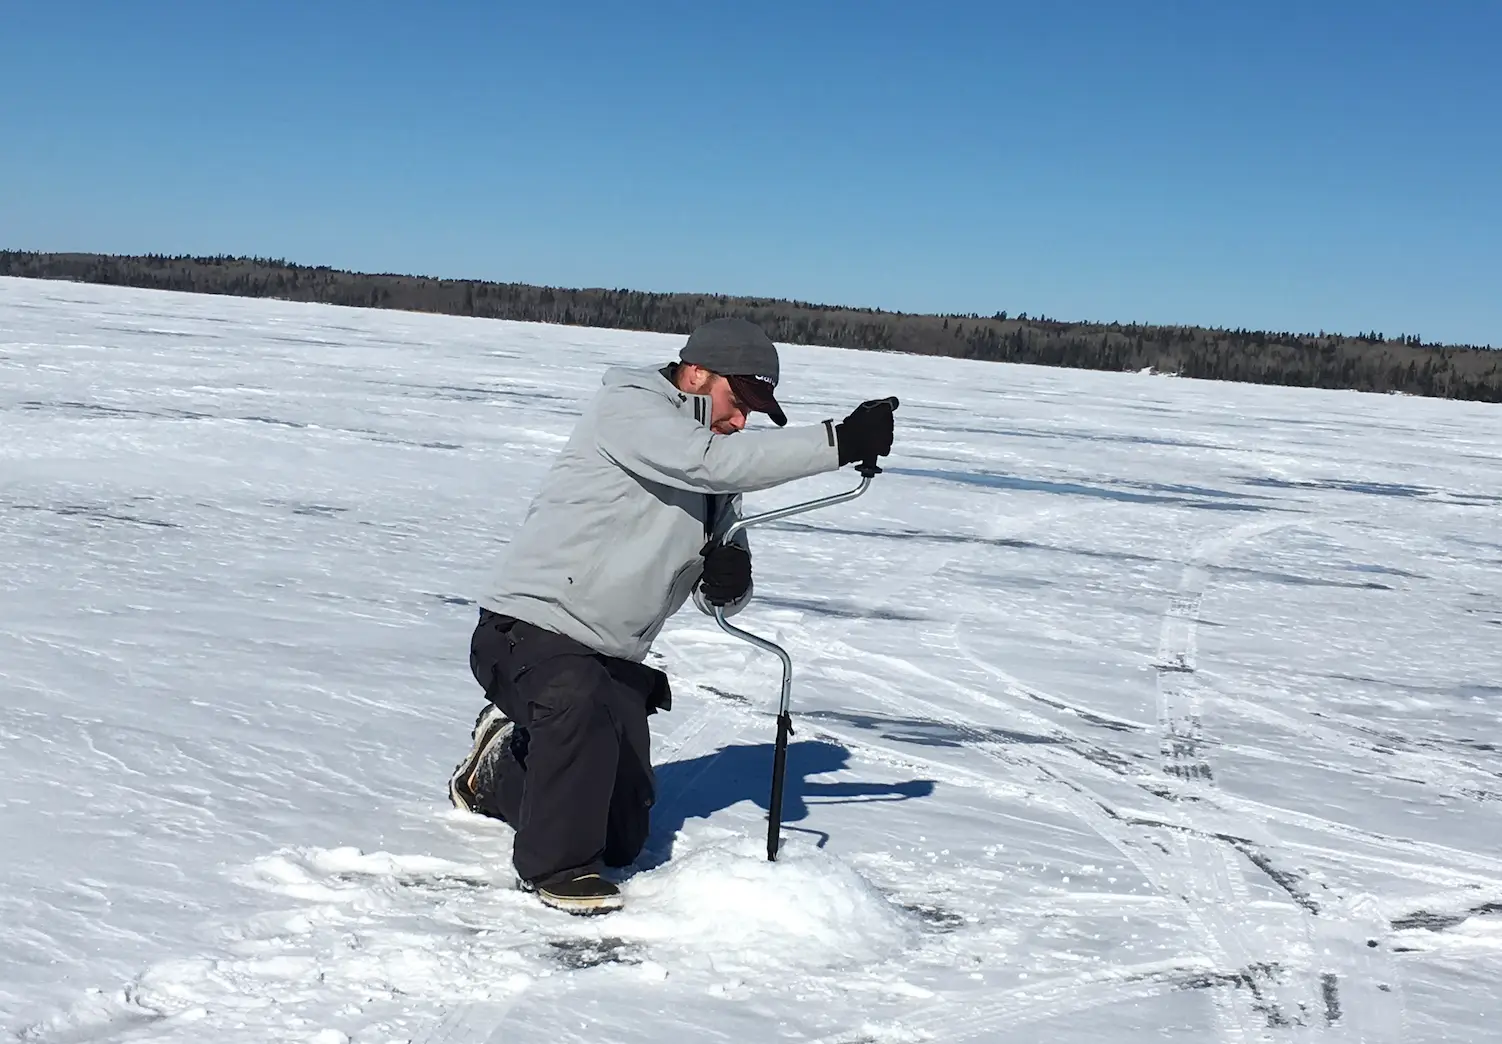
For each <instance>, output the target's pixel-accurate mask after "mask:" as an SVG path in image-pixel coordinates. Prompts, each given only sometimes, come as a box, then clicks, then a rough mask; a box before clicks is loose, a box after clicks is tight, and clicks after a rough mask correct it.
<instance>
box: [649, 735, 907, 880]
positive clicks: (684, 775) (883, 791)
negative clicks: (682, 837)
mask: <svg viewBox="0 0 1502 1044" xmlns="http://www.w3.org/2000/svg"><path fill="white" fill-rule="evenodd" d="M775 751H776V747H775V745H774V744H771V743H754V744H734V745H730V746H726V747H722V748H721V749H720V750H718V751H717V752H715V753H713V754H706V755H704V756H703V757H698V758H690V759H688V760H686V761H672V762H669V763H667V764H666V765H661V766H658V768H657V795H658V797H657V803H656V805H654V806H653V808H652V831H651V834H650V835H649V837H648V839H647V844H646V847H645V849H644V850H643V852H642V854H641V856H640V857H639V858H638V859H637V860H636V864H635V866H636V868H637V869H641V870H649V869H651V868H652V867H655V866H659V865H661V864H662V863H665V862H667V861H668V860H669V859H671V858H672V855H673V839H674V837H675V836H676V835H677V833H678V831H680V830H681V829H683V825H684V824H685V823H686V822H687V821H688V820H690V819H708V818H709V817H710V816H712V815H714V813H716V812H718V811H720V810H721V809H725V808H729V807H730V806H731V805H736V804H739V803H740V802H742V801H754V802H755V803H756V805H757V806H758V807H759V808H761V809H763V810H767V809H769V808H770V806H771V796H772V759H773V756H774V753H775ZM849 762H850V752H849V751H848V750H846V749H845V748H844V747H842V746H840V745H839V744H837V743H829V742H825V741H822V740H800V741H798V742H795V743H790V744H788V751H787V772H786V774H785V775H784V777H783V790H782V830H783V832H784V833H788V832H803V833H809V834H813V835H815V837H816V838H817V842H816V843H817V845H818V847H820V848H822V847H824V844H825V842H827V841H828V840H829V835H828V834H826V833H825V832H824V831H822V830H810V829H808V828H805V827H797V826H790V825H789V824H792V823H797V822H799V821H800V820H804V819H807V818H808V814H809V805H810V804H814V805H842V804H852V803H855V802H871V801H907V800H908V799H910V798H916V797H927V796H928V795H930V794H932V793H933V789H934V781H933V780H931V779H913V780H908V781H906V782H903V783H861V782H852V783H819V782H816V781H813V780H810V779H809V777H810V776H818V775H822V774H823V773H826V772H836V771H838V770H840V769H843V768H845V767H846V766H847V765H848V764H849Z"/></svg>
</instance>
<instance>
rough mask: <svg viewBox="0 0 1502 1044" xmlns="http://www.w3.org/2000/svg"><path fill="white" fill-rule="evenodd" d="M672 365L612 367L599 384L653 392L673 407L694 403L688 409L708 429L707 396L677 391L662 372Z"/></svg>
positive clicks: (709, 407)
mask: <svg viewBox="0 0 1502 1044" xmlns="http://www.w3.org/2000/svg"><path fill="white" fill-rule="evenodd" d="M672 365H675V364H673V363H667V364H665V365H663V366H612V367H610V368H609V369H607V370H606V371H605V373H604V375H603V376H602V377H601V378H600V383H601V384H602V385H604V386H605V387H607V388H636V389H639V390H641V391H649V392H655V393H656V394H658V395H661V396H662V397H663V398H664V399H666V400H667V401H668V402H671V403H672V404H673V405H674V406H683V405H686V404H688V403H691V402H694V403H696V404H695V405H694V406H690V407H689V409H690V410H691V411H692V412H693V414H694V416H695V417H696V418H699V419H700V420H701V421H702V422H703V424H704V426H705V427H706V428H707V427H709V415H710V409H711V404H710V401H709V396H708V395H695V394H694V393H692V392H686V391H679V389H678V386H677V385H676V384H674V383H673V382H672V381H671V380H669V379H668V377H667V375H666V374H664V373H663V372H662V371H663V370H665V369H666V368H667V367H668V366H672ZM700 403H702V405H700Z"/></svg>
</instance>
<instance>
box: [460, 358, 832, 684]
mask: <svg viewBox="0 0 1502 1044" xmlns="http://www.w3.org/2000/svg"><path fill="white" fill-rule="evenodd" d="M601 383H602V384H603V385H604V387H603V388H602V389H601V390H600V392H599V393H597V394H596V395H595V397H594V399H593V400H592V401H591V402H590V403H589V404H588V405H587V406H586V407H585V410H584V415H583V417H581V418H580V420H579V423H578V425H577V426H576V427H575V428H574V432H573V435H572V437H571V438H570V439H569V441H568V444H567V445H565V446H564V448H563V450H562V451H561V452H560V453H559V456H558V458H557V460H555V461H554V463H553V466H552V469H551V470H550V471H549V473H548V475H547V477H546V479H544V481H543V485H542V488H541V490H540V491H539V492H538V494H537V496H536V498H535V499H534V500H533V502H532V505H531V507H530V508H529V509H528V512H527V516H526V518H525V520H524V521H523V522H522V525H521V528H520V529H519V530H518V532H517V533H516V535H515V536H514V537H513V538H512V541H511V545H510V547H509V548H508V549H507V551H506V554H505V557H504V559H503V561H502V564H501V568H500V572H499V576H498V577H497V578H496V580H495V581H494V584H493V586H492V587H491V589H490V593H489V594H488V595H486V596H485V597H483V598H481V599H480V605H481V606H483V607H484V608H486V609H489V610H491V611H492V612H496V613H501V614H504V615H506V616H514V617H516V618H517V619H520V620H526V621H527V622H528V623H532V624H535V625H537V626H538V627H546V628H547V629H549V630H551V631H556V632H558V633H559V634H564V635H567V636H568V637H570V638H573V639H574V640H576V641H579V642H582V643H583V644H584V645H586V646H588V647H589V648H591V649H594V650H595V651H597V652H602V653H605V654H606V655H609V656H617V657H622V658H624V659H628V660H635V661H641V660H642V659H644V658H645V657H646V655H647V650H648V649H650V648H651V645H652V641H653V640H654V639H655V638H656V637H657V634H658V632H659V631H661V630H662V627H663V624H664V623H666V622H667V619H668V617H670V616H672V615H673V614H674V613H676V612H677V611H678V610H679V609H681V608H682V607H683V604H684V602H686V601H687V600H688V598H689V595H690V594H693V595H694V596H695V603H696V604H697V605H698V606H699V608H700V609H701V610H703V611H705V612H711V611H712V610H711V609H710V607H708V606H707V605H705V604H704V602H703V601H702V598H701V597H700V596H699V595H698V592H697V587H698V584H699V580H700V577H701V574H702V572H703V565H704V560H703V558H701V557H700V554H699V552H700V551H701V549H702V548H703V547H704V542H705V520H706V518H707V517H710V512H713V513H714V514H713V518H714V522H713V532H714V533H715V534H716V535H719V534H723V533H724V531H725V529H726V528H727V527H728V526H729V525H730V524H731V523H732V522H733V521H735V520H736V519H738V518H739V517H740V510H741V508H740V496H739V494H741V493H748V492H752V491H754V490H759V489H766V488H768V487H771V486H776V485H780V484H782V483H784V482H790V481H792V480H793V479H798V478H806V477H808V476H811V475H818V474H821V473H823V472H829V471H836V470H838V468H839V453H838V450H837V449H836V448H835V438H834V425H833V423H832V422H830V421H825V422H824V423H821V424H814V425H808V426H801V427H789V428H780V429H774V430H764V431H742V432H738V433H736V434H734V435H717V434H715V433H714V432H712V431H711V430H710V428H709V422H710V400H709V397H708V396H703V395H690V394H688V393H686V392H681V391H679V390H678V388H677V387H676V386H675V385H674V384H673V382H672V381H670V380H669V379H668V378H667V376H665V374H664V372H663V371H662V370H656V369H622V368H614V369H611V370H608V371H606V373H605V376H604V378H603V380H602V382H601ZM736 542H737V543H740V544H742V545H745V544H746V540H745V532H744V531H742V532H741V533H739V534H737V540H736ZM748 550H749V546H748ZM749 598H750V593H749V592H748V593H747V595H746V597H745V598H743V599H741V601H740V603H738V604H735V605H730V606H726V614H727V615H729V614H730V613H733V612H735V611H737V610H739V609H740V608H741V606H742V605H744V603H745V602H746V601H748V600H749Z"/></svg>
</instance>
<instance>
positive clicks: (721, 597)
mask: <svg viewBox="0 0 1502 1044" xmlns="http://www.w3.org/2000/svg"><path fill="white" fill-rule="evenodd" d="M699 553H700V554H701V555H703V556H704V579H703V581H702V582H701V583H700V584H699V590H701V591H703V592H704V600H705V601H707V602H708V603H709V604H710V605H728V604H729V603H731V602H733V601H735V600H736V599H738V598H740V597H741V596H742V595H744V594H745V593H746V592H747V591H749V590H750V589H751V552H749V551H747V550H746V549H745V548H744V547H741V545H739V544H722V543H720V542H719V541H717V540H711V541H710V542H709V543H707V544H705V545H704V548H703V550H701V551H700V552H699Z"/></svg>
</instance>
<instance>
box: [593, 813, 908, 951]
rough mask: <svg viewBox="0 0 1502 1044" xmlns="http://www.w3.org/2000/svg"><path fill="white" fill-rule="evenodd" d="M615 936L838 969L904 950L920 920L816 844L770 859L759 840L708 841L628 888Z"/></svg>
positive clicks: (613, 926)
mask: <svg viewBox="0 0 1502 1044" xmlns="http://www.w3.org/2000/svg"><path fill="white" fill-rule="evenodd" d="M622 890H623V891H624V893H625V895H626V908H625V910H623V911H622V912H621V913H619V914H615V915H612V916H613V917H614V918H616V919H617V920H615V921H613V922H612V924H611V929H612V931H613V932H616V931H619V932H621V934H624V935H629V936H632V937H635V938H638V939H641V940H643V941H647V942H661V943H679V944H682V945H686V946H690V947H694V948H704V949H709V950H712V951H713V952H714V953H715V954H717V955H723V956H733V958H734V959H735V960H736V961H737V962H739V963H744V964H747V965H755V964H766V965H778V966H788V965H797V966H799V967H804V968H808V967H833V966H837V965H841V964H846V963H862V964H866V963H870V962H872V961H879V960H882V959H884V958H886V957H889V956H891V955H893V954H895V953H900V952H901V951H902V950H903V949H904V948H905V947H906V946H907V945H908V944H909V943H910V942H911V940H912V938H913V935H914V933H915V931H916V925H915V922H914V920H913V919H912V917H911V916H910V915H909V914H908V913H906V912H905V911H903V910H902V909H901V908H899V907H897V906H896V905H894V904H893V903H892V902H890V901H889V900H888V899H887V898H886V897H885V896H883V895H882V894H881V893H880V892H879V891H877V890H876V889H875V888H874V887H872V885H871V884H870V883H869V882H868V881H867V880H866V879H865V878H864V877H862V876H861V875H860V874H859V873H858V872H857V871H856V870H854V869H853V868H852V867H850V866H849V865H847V864H846V863H843V862H841V861H840V860H838V859H836V858H835V857H833V856H831V855H828V854H827V853H825V852H823V851H821V850H819V849H817V848H804V847H791V846H790V847H785V848H784V849H783V851H782V852H781V853H780V854H779V855H778V859H777V862H775V863H773V862H770V861H768V860H767V857H766V849H765V846H764V844H763V842H761V841H760V840H758V839H753V838H746V837H741V836H736V837H732V838H721V839H717V840H714V841H710V842H708V843H706V844H704V845H703V846H702V847H699V848H697V849H695V850H693V851H691V852H689V853H688V854H686V855H683V856H680V857H677V858H674V859H673V861H672V862H671V863H668V864H667V865H665V866H662V867H659V868H657V869H655V870H652V871H649V872H646V873H643V874H639V875H637V876H636V877H634V878H632V879H631V880H630V881H629V882H627V883H626V884H625V885H624V886H623V889H622Z"/></svg>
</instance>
